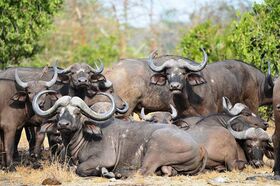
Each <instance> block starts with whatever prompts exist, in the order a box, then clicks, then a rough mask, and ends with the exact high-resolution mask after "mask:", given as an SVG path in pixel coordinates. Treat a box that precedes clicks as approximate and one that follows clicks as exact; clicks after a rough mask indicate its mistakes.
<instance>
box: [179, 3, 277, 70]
mask: <svg viewBox="0 0 280 186" xmlns="http://www.w3.org/2000/svg"><path fill="white" fill-rule="evenodd" d="M279 17H280V4H279V1H278V0H265V1H264V3H262V4H254V6H253V9H252V11H250V12H248V13H244V14H242V15H241V17H240V20H239V21H236V20H235V21H233V22H232V23H231V24H229V25H228V26H226V27H225V28H223V27H222V24H220V23H215V24H212V23H211V22H210V21H206V22H204V23H201V24H198V25H197V26H195V27H194V28H192V29H191V30H190V31H189V32H188V33H186V34H185V36H184V37H183V39H182V41H181V43H180V46H179V48H181V49H182V51H183V55H186V56H187V57H189V58H191V59H195V60H198V59H201V53H200V52H199V50H198V48H200V47H204V48H205V49H206V50H207V53H208V54H209V61H210V62H213V61H219V60H224V59H238V60H242V61H244V62H247V63H250V64H252V65H255V66H256V67H257V68H259V69H261V70H262V71H266V69H267V61H271V63H272V64H273V65H272V67H273V71H274V72H275V67H276V66H277V65H279V64H278V60H279V59H280V22H279Z"/></svg>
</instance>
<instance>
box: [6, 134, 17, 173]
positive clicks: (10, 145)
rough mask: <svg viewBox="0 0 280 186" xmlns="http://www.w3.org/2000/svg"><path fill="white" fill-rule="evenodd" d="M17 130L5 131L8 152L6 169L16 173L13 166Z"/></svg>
mask: <svg viewBox="0 0 280 186" xmlns="http://www.w3.org/2000/svg"><path fill="white" fill-rule="evenodd" d="M15 135H16V130H9V129H4V147H5V152H6V167H7V169H8V170H9V171H15V170H16V169H15V167H14V165H13V154H14V145H15Z"/></svg>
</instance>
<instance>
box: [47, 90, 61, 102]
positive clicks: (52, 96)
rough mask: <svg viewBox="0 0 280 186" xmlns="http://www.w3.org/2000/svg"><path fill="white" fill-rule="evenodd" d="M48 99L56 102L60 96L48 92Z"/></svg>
mask: <svg viewBox="0 0 280 186" xmlns="http://www.w3.org/2000/svg"><path fill="white" fill-rule="evenodd" d="M48 97H49V98H50V99H51V100H52V101H56V100H58V99H59V98H60V97H61V94H59V93H57V92H48Z"/></svg>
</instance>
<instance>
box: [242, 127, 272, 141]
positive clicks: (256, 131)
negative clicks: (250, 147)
mask: <svg viewBox="0 0 280 186" xmlns="http://www.w3.org/2000/svg"><path fill="white" fill-rule="evenodd" d="M249 129H250V128H249ZM249 129H247V131H246V134H245V137H246V139H260V140H268V141H271V138H270V136H269V135H268V134H267V133H266V132H265V131H264V130H263V129H262V128H253V127H252V129H251V130H249Z"/></svg>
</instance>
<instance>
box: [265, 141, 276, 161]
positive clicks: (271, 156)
mask: <svg viewBox="0 0 280 186" xmlns="http://www.w3.org/2000/svg"><path fill="white" fill-rule="evenodd" d="M264 154H265V156H266V157H267V158H269V159H274V149H273V147H272V146H271V145H270V144H269V143H267V144H266V145H265V149H264Z"/></svg>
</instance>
